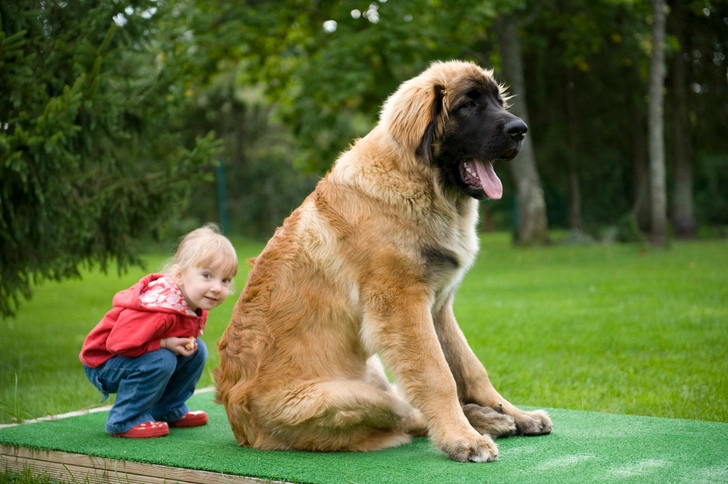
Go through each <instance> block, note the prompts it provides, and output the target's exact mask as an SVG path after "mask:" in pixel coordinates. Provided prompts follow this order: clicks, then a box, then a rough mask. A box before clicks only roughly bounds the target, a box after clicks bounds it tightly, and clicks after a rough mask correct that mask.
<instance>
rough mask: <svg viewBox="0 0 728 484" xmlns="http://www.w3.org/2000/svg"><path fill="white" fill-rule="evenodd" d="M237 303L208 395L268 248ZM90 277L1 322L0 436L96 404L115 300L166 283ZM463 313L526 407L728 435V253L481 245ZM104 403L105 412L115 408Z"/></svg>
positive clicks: (509, 390)
mask: <svg viewBox="0 0 728 484" xmlns="http://www.w3.org/2000/svg"><path fill="white" fill-rule="evenodd" d="M234 243H235V246H236V248H237V250H238V256H239V258H240V260H241V265H240V271H239V273H238V277H237V278H236V286H237V291H236V294H235V295H233V296H232V297H230V298H229V299H228V300H227V301H226V302H225V303H224V304H223V305H222V306H221V307H219V308H217V309H215V310H213V311H212V312H211V313H210V318H209V321H208V325H207V329H206V331H205V335H204V336H203V339H205V341H206V342H207V344H208V347H209V348H210V350H211V351H210V359H209V361H208V365H207V369H206V372H205V374H204V375H203V377H202V380H201V382H200V386H208V385H211V384H212V376H211V374H212V369H213V368H214V367H215V366H217V364H218V362H219V358H218V356H217V352H216V343H217V341H218V339H219V338H220V336H221V334H222V332H223V330H224V329H225V326H226V325H227V322H228V321H229V318H230V314H231V312H232V308H233V305H234V303H235V300H236V298H237V295H239V293H240V291H241V290H242V288H243V286H244V283H245V278H246V276H247V271H248V269H247V266H246V265H245V263H244V262H243V261H244V260H245V259H246V258H247V257H251V256H254V255H256V254H257V253H258V252H259V251H260V250H261V249H262V245H261V244H256V243H249V242H246V241H240V240H234ZM168 255H169V254H162V253H152V254H148V255H147V256H145V261H146V262H147V268H146V269H144V270H143V269H138V268H136V269H134V270H132V271H130V272H128V273H126V274H124V275H121V276H119V275H117V274H115V273H112V274H102V273H101V272H99V271H87V272H85V273H84V277H83V280H80V281H77V280H71V281H65V282H62V283H46V284H43V285H40V286H38V287H37V288H36V292H35V295H34V297H33V299H32V300H31V301H30V302H28V303H26V304H24V305H23V306H22V308H21V310H20V311H19V313H18V315H17V317H15V318H12V319H3V320H1V321H0V332H1V333H2V335H3V336H2V339H1V341H2V350H0V423H8V422H11V421H14V420H15V419H18V418H23V419H27V418H35V417H40V416H43V415H47V414H56V413H61V412H68V411H72V410H78V409H81V408H90V407H93V406H97V405H100V397H101V395H100V394H99V393H98V392H97V391H96V390H95V389H94V388H93V387H92V386H91V384H90V383H88V381H87V380H86V377H85V376H84V373H83V371H82V369H81V364H80V362H79V361H78V352H79V350H80V348H81V344H82V342H83V340H84V338H85V336H86V334H87V333H88V331H89V330H90V329H91V328H92V327H93V326H94V325H95V324H96V323H97V322H98V321H99V319H100V318H101V317H102V316H103V315H104V313H105V312H106V311H108V309H109V308H110V304H111V298H112V296H113V295H114V293H116V292H117V291H119V290H121V289H124V288H127V287H129V286H130V285H132V284H133V283H135V282H136V281H137V280H138V279H139V278H140V277H141V276H143V275H144V274H146V273H147V272H151V271H154V270H157V269H158V268H159V267H161V265H162V263H163V262H164V260H165V259H166V257H167V256H168ZM455 313H456V315H457V317H458V319H459V321H460V324H461V326H462V328H463V331H464V332H465V334H466V336H467V337H468V340H469V342H470V344H471V346H472V347H473V349H474V350H475V352H476V354H477V355H478V357H479V358H480V359H481V360H482V361H483V362H484V363H485V365H486V368H487V369H488V371H489V374H490V376H491V379H492V380H493V381H494V383H495V385H496V388H497V389H498V390H499V391H500V393H501V394H502V395H503V396H504V397H505V398H507V399H509V400H510V401H512V402H514V403H517V404H521V405H529V406H544V407H560V408H569V409H584V410H594V411H603V412H613V413H628V414H638V415H653V416H661V417H679V418H690V419H703V420H716V421H724V422H728V242H727V241H726V240H709V241H694V242H675V243H673V244H672V247H671V248H670V249H669V250H667V251H654V250H650V249H645V248H644V247H643V246H640V245H594V246H567V245H558V244H557V245H553V246H551V247H546V248H532V249H519V248H513V247H511V245H510V242H509V238H508V236H507V235H506V234H492V235H486V236H483V237H482V250H481V253H480V255H479V258H478V261H477V263H476V264H475V266H474V267H473V268H472V270H471V271H470V272H469V273H468V275H467V276H466V278H465V280H464V282H463V284H462V286H461V288H460V291H459V292H458V295H457V297H456V301H455ZM111 401H113V400H108V401H107V402H104V404H107V403H110V402H111Z"/></svg>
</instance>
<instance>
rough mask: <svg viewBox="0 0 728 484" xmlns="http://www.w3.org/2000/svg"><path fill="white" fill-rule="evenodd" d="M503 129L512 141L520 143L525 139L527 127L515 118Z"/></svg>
mask: <svg viewBox="0 0 728 484" xmlns="http://www.w3.org/2000/svg"><path fill="white" fill-rule="evenodd" d="M504 129H505V130H506V133H508V136H510V137H511V139H512V140H513V141H521V140H522V139H523V138H525V137H526V132H527V131H528V126H527V125H526V123H524V122H523V120H521V119H518V118H516V119H514V120H512V121H509V122H508V123H506V125H505V126H504Z"/></svg>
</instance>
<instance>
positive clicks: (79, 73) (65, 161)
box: [0, 0, 217, 315]
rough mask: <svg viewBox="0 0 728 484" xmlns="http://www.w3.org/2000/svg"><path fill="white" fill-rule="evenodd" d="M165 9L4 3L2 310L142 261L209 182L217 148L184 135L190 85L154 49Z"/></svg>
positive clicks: (145, 0) (0, 11)
mask: <svg viewBox="0 0 728 484" xmlns="http://www.w3.org/2000/svg"><path fill="white" fill-rule="evenodd" d="M156 6H157V3H156V2H153V1H151V0H139V1H131V2H123V1H111V0H108V1H102V2H97V1H79V2H60V1H35V0H24V1H21V2H3V4H2V5H1V6H0V19H1V21H2V31H1V32H0V45H2V48H1V49H0V67H1V68H2V75H1V76H0V92H2V93H3V95H2V96H0V113H2V119H0V180H2V181H1V182H0V241H1V245H2V247H3V250H2V253H1V255H0V315H9V314H12V313H13V311H14V308H15V307H17V304H18V303H19V298H20V297H21V296H24V297H26V298H28V297H30V295H31V285H32V283H34V282H38V281H41V280H43V279H46V278H47V279H54V280H60V279H62V278H67V277H78V276H79V274H80V273H79V266H81V265H82V264H90V263H94V262H98V263H99V264H100V265H101V267H102V269H104V270H105V269H106V267H107V264H108V263H109V262H110V261H115V262H116V263H117V264H118V266H119V268H120V269H121V268H124V267H126V266H128V265H129V264H132V263H139V262H140V260H139V259H138V257H137V255H136V253H137V250H138V248H137V247H136V245H135V244H136V242H137V241H138V240H140V239H141V238H144V237H147V236H149V235H150V234H155V233H157V234H159V233H161V232H162V231H163V230H164V226H165V224H166V222H167V221H169V220H171V219H173V218H174V216H175V214H176V213H178V211H179V208H180V207H181V205H182V203H183V201H184V200H185V197H186V194H187V191H188V189H189V186H190V183H191V182H192V181H193V180H199V179H201V178H204V177H205V176H206V175H205V171H206V168H205V167H206V166H209V165H210V164H211V162H212V161H213V159H214V153H215V151H216V149H217V146H216V144H215V143H213V138H212V136H211V135H208V136H205V137H201V138H200V139H197V140H194V139H184V138H182V137H181V136H180V134H179V132H178V131H179V130H178V126H179V123H178V121H177V115H178V113H179V111H180V107H181V106H182V105H184V103H185V102H187V101H186V97H185V93H184V91H183V89H182V88H183V86H184V79H183V76H182V74H181V73H180V72H178V71H176V70H175V69H174V68H175V67H176V66H175V65H163V64H162V65H155V62H154V60H155V59H154V58H153V57H152V56H151V55H150V53H149V50H148V49H147V45H148V44H149V43H150V42H152V41H153V38H154V35H155V29H154V26H155V24H154V20H153V18H152V17H153V15H150V14H151V13H153V12H154V11H156ZM124 12H125V14H124ZM120 16H122V17H120ZM114 18H116V19H117V21H118V20H119V19H120V18H123V19H124V22H121V21H120V24H123V25H122V26H118V25H117V24H116V23H115V21H114Z"/></svg>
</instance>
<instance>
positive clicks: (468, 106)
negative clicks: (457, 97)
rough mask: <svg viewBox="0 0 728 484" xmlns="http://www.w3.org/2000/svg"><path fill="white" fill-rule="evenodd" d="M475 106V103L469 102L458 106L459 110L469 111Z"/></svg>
mask: <svg viewBox="0 0 728 484" xmlns="http://www.w3.org/2000/svg"><path fill="white" fill-rule="evenodd" d="M475 106H476V104H475V101H473V100H470V101H467V102H465V103H463V104H462V105H461V106H460V109H470V108H474V107H475Z"/></svg>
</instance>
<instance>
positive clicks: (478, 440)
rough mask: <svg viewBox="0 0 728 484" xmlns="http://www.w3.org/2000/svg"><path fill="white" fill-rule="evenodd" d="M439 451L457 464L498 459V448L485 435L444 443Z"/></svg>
mask: <svg viewBox="0 0 728 484" xmlns="http://www.w3.org/2000/svg"><path fill="white" fill-rule="evenodd" d="M476 435H477V434H476ZM441 449H442V451H443V452H445V453H446V454H447V455H448V457H450V458H451V459H452V460H456V461H459V462H492V461H494V460H496V459H497V458H498V447H497V446H496V445H495V442H493V439H491V438H490V437H488V436H487V435H477V437H474V438H472V439H459V440H455V441H450V442H446V443H444V444H443V445H442V446H441Z"/></svg>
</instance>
